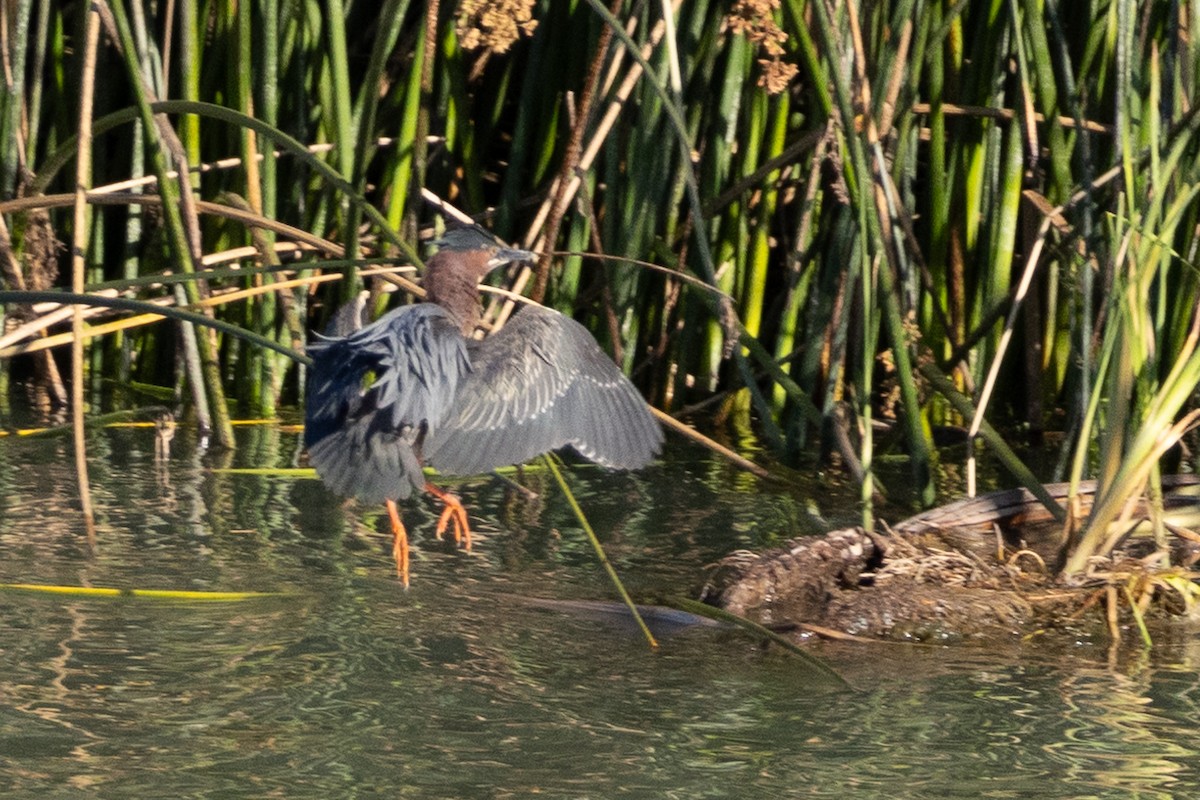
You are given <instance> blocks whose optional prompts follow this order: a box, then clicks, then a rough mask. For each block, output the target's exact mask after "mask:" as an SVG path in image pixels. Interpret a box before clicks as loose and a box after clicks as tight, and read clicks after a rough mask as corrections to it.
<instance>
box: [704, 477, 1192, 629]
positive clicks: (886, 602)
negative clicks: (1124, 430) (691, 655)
mask: <svg viewBox="0 0 1200 800" xmlns="http://www.w3.org/2000/svg"><path fill="white" fill-rule="evenodd" d="M1046 488H1047V490H1048V491H1049V492H1050V493H1051V494H1052V495H1053V496H1054V497H1056V498H1065V497H1066V494H1067V486H1066V484H1053V485H1049V486H1047V487H1046ZM1164 489H1165V497H1164V506H1165V507H1166V509H1167V513H1168V516H1169V517H1170V516H1172V515H1174V517H1175V518H1176V519H1185V520H1188V521H1190V520H1191V519H1192V518H1195V517H1196V515H1197V514H1198V513H1200V496H1198V493H1200V479H1197V478H1196V476H1191V475H1183V476H1172V477H1171V478H1170V479H1168V480H1165V481H1164ZM1093 492H1094V486H1093V485H1086V486H1084V487H1081V492H1080V495H1079V502H1080V511H1081V512H1082V513H1086V511H1087V509H1088V506H1089V505H1090V503H1091V499H1092V494H1093ZM1145 511H1146V510H1145V509H1144V508H1136V509H1132V513H1131V515H1130V517H1129V518H1128V519H1127V520H1126V521H1125V522H1124V523H1123V524H1124V525H1126V526H1127V527H1128V528H1129V532H1130V535H1129V536H1128V537H1127V539H1126V541H1125V543H1124V544H1123V545H1122V547H1121V548H1120V549H1119V550H1118V551H1117V552H1116V553H1114V555H1113V557H1112V558H1111V559H1106V560H1104V561H1099V562H1097V563H1096V564H1095V565H1094V568H1093V570H1092V572H1091V573H1090V574H1089V576H1088V577H1087V578H1085V579H1084V580H1082V581H1080V582H1078V585H1073V586H1065V585H1062V584H1061V582H1060V581H1058V580H1057V579H1056V578H1055V576H1054V575H1053V566H1054V564H1055V562H1056V560H1057V558H1058V551H1059V546H1060V543H1061V538H1062V525H1061V524H1060V523H1058V522H1056V521H1055V520H1054V519H1053V518H1052V517H1051V515H1050V514H1049V513H1048V512H1047V511H1046V510H1045V508H1044V507H1043V506H1042V505H1041V504H1040V503H1038V501H1037V500H1036V499H1035V498H1034V497H1033V496H1032V495H1031V494H1030V493H1029V492H1027V491H1025V490H1011V491H1005V492H996V493H993V494H990V495H984V496H982V497H977V498H973V499H969V500H962V501H959V502H956V503H951V504H949V505H946V506H942V507H939V508H937V509H933V510H931V511H928V512H925V513H923V514H920V515H917V516H915V517H912V518H910V519H907V520H905V521H903V522H901V523H899V524H897V525H895V526H893V527H892V528H891V529H890V530H888V531H887V532H885V533H880V532H875V533H867V532H866V531H864V530H862V529H861V528H846V529H842V530H838V531H833V532H831V533H829V534H826V535H825V536H821V537H807V538H801V539H795V540H793V541H791V542H790V543H789V544H788V546H786V547H784V548H780V549H776V550H771V551H767V552H763V553H750V552H745V551H742V552H737V553H734V554H732V555H730V556H729V557H727V558H725V559H724V560H723V561H722V562H721V563H720V564H719V565H718V566H717V567H716V569H715V570H714V571H713V573H712V574H711V575H710V576H709V580H708V583H707V585H706V586H705V588H704V592H703V599H704V600H705V601H706V602H709V603H712V604H713V605H717V606H720V607H722V608H724V609H726V610H727V611H730V612H732V613H735V614H739V615H741V616H745V617H748V618H750V619H752V620H755V621H757V622H760V623H761V624H764V625H767V626H769V627H773V628H776V629H785V630H786V629H789V628H797V629H802V628H803V627H805V626H819V627H821V628H828V629H831V630H834V631H840V632H842V633H847V634H853V635H858V636H870V637H877V638H890V639H909V640H919V641H946V640H958V639H970V638H976V637H992V636H997V635H1003V636H1022V635H1026V634H1028V633H1031V632H1033V631H1038V630H1042V629H1047V628H1064V629H1065V628H1072V629H1075V628H1080V629H1096V630H1097V631H1099V632H1101V633H1103V632H1105V631H1108V632H1110V633H1111V632H1112V630H1113V627H1112V626H1113V625H1115V624H1120V622H1121V620H1122V619H1123V617H1129V616H1131V615H1130V604H1129V600H1128V598H1130V597H1132V598H1134V601H1135V602H1139V604H1140V606H1141V607H1140V610H1141V611H1142V612H1144V613H1147V614H1151V615H1155V614H1157V615H1162V616H1170V615H1172V614H1182V613H1185V612H1186V611H1187V608H1186V605H1187V604H1186V603H1185V602H1184V600H1183V596H1182V593H1181V592H1180V590H1179V588H1178V584H1176V583H1174V581H1177V580H1182V581H1184V582H1189V581H1190V580H1191V579H1190V577H1186V576H1187V571H1188V570H1190V568H1191V566H1192V564H1193V563H1194V562H1195V561H1196V560H1197V557H1198V556H1200V544H1198V543H1197V541H1196V540H1193V539H1192V538H1190V537H1189V536H1188V534H1189V533H1190V529H1189V528H1188V527H1186V526H1181V525H1174V526H1172V531H1173V533H1172V536H1171V537H1170V541H1169V542H1168V544H1169V550H1170V554H1169V559H1170V564H1171V565H1174V566H1173V570H1172V572H1171V573H1170V575H1171V576H1172V578H1171V580H1163V579H1162V577H1161V576H1162V574H1163V573H1162V568H1163V567H1164V566H1166V565H1164V564H1163V563H1162V560H1161V559H1159V558H1157V557H1155V555H1154V554H1155V552H1156V547H1155V544H1154V541H1153V539H1152V538H1151V537H1149V536H1148V535H1146V534H1145V531H1144V529H1145V528H1147V527H1148V526H1147V525H1146V524H1145V522H1144V520H1145V516H1146V514H1145ZM1192 535H1194V534H1192ZM1197 539H1200V537H1197ZM1117 589H1120V591H1115V590H1117ZM1125 589H1130V592H1129V594H1126V593H1125V591H1124V590H1125ZM1185 591H1186V589H1185ZM1110 607H1111V613H1110ZM1114 613H1115V615H1116V616H1115V617H1114V616H1113V614H1114Z"/></svg>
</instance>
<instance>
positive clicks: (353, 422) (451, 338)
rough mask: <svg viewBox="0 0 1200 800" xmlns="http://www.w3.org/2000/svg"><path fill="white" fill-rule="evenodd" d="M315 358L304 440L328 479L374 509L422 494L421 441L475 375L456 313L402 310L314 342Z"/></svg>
mask: <svg viewBox="0 0 1200 800" xmlns="http://www.w3.org/2000/svg"><path fill="white" fill-rule="evenodd" d="M308 352H309V354H310V355H311V356H312V358H313V366H312V370H311V372H310V373H309V376H310V377H309V381H308V397H307V401H306V406H305V418H304V443H305V444H306V445H307V446H308V452H309V458H310V460H311V462H312V464H313V466H314V467H315V468H316V470H317V473H318V474H319V475H320V476H321V479H322V480H324V481H325V483H326V484H328V485H329V487H330V488H331V489H333V490H334V491H336V492H338V493H340V494H345V495H357V496H358V497H360V498H362V499H363V500H365V501H367V502H373V503H378V502H382V501H383V500H388V499H393V500H394V499H403V498H406V497H408V496H409V495H410V494H411V493H412V491H413V490H414V489H420V488H421V487H422V486H423V485H424V477H423V475H422V472H421V464H420V461H419V459H418V455H417V454H418V452H419V448H420V446H421V442H422V440H423V439H424V438H425V437H427V436H428V435H430V434H431V433H433V432H434V431H436V430H437V428H438V426H439V425H440V424H441V422H442V420H443V418H444V417H445V416H446V413H447V411H448V409H449V408H450V407H451V405H452V404H453V401H454V396H455V394H456V392H457V391H458V388H459V386H460V382H461V381H462V378H463V376H464V375H466V373H468V372H469V371H470V369H471V366H470V361H469V359H468V356H467V343H466V339H464V338H463V335H462V333H461V332H460V331H459V329H458V326H457V324H456V323H455V322H454V321H453V320H452V319H451V318H450V316H449V314H447V312H446V311H445V310H444V309H442V308H440V307H438V306H435V305H431V304H428V303H418V304H416V305H411V306H405V307H403V308H399V309H396V310H395V311H392V312H390V313H388V314H386V315H384V316H383V317H380V318H379V320H378V321H376V322H375V323H373V324H371V325H368V326H367V327H365V328H363V329H362V330H360V331H357V332H355V333H352V334H351V335H349V336H347V337H345V338H340V339H338V338H334V339H323V340H321V341H317V342H313V343H311V344H310V345H309V346H308Z"/></svg>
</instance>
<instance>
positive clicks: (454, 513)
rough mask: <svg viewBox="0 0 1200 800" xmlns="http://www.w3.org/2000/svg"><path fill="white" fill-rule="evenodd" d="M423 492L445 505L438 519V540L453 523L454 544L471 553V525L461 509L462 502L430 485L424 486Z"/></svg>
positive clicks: (465, 513) (464, 510) (465, 511)
mask: <svg viewBox="0 0 1200 800" xmlns="http://www.w3.org/2000/svg"><path fill="white" fill-rule="evenodd" d="M425 491H427V492H429V493H430V494H431V495H433V496H434V497H436V498H437V499H438V500H441V501H442V503H443V504H444V505H445V508H443V509H442V515H441V516H440V517H438V525H437V536H438V538H439V539H440V538H442V534H443V533H445V532H446V528H447V527H449V525H450V523H451V522H453V523H454V543H455V544H458V545H462V546H463V547H465V548H466V550H467V552H468V553H469V552H471V524H470V523H469V522H468V521H467V510H466V509H465V508H463V504H462V502H461V501H460V500H459V499H458V497H456V496H455V495H452V494H450V493H449V492H444V491H442V490H441V489H439V488H438V487H436V486H434V485H433V484H432V483H427V484H425Z"/></svg>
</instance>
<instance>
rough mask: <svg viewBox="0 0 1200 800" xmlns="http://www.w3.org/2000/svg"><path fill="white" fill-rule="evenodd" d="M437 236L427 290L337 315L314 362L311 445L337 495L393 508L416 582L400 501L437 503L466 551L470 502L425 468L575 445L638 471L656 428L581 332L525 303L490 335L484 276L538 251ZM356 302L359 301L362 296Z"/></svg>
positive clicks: (396, 548) (444, 523)
mask: <svg viewBox="0 0 1200 800" xmlns="http://www.w3.org/2000/svg"><path fill="white" fill-rule="evenodd" d="M434 244H436V245H439V250H438V251H437V252H436V253H435V254H434V255H433V256H432V257H431V258H430V259H429V262H428V265H427V270H426V274H425V279H424V287H425V293H426V299H425V302H423V303H416V304H413V305H408V306H404V307H401V308H398V309H395V310H393V311H390V312H388V313H387V314H385V315H383V316H382V317H380V318H379V319H378V320H377V321H376V322H374V323H373V324H370V325H367V326H366V327H361V326H362V306H361V303H359V304H358V305H353V306H351V308H350V310H349V311H348V312H347V313H346V314H341V313H339V315H338V316H339V318H340V319H339V320H338V321H337V322H336V323H335V326H336V327H337V328H340V330H335V332H337V333H341V334H345V335H342V336H335V337H321V339H320V341H317V342H314V343H312V344H310V345H309V347H308V352H309V354H310V355H311V356H312V358H313V366H312V371H311V372H310V377H309V386H308V401H307V406H306V409H305V421H304V443H305V445H306V446H307V447H308V452H309V458H310V460H311V462H312V465H313V466H314V467H315V468H316V470H317V473H318V474H319V475H320V476H321V479H322V480H323V481H324V482H325V483H326V484H327V485H328V486H329V487H330V488H331V489H333V490H334V491H335V492H337V493H339V494H343V495H355V496H357V497H358V498H359V499H360V500H363V501H364V502H368V503H379V502H383V503H386V504H387V509H388V515H389V517H390V520H391V526H392V553H393V556H394V557H395V559H396V572H397V574H398V575H399V576H400V577H401V579H402V580H403V581H404V584H405V585H406V586H407V585H408V535H407V533H406V532H405V529H404V523H403V522H402V521H401V519H400V513H399V511H398V510H397V507H396V501H398V500H405V499H407V498H408V497H410V496H411V495H412V494H413V492H414V491H421V490H425V491H427V492H429V493H430V494H433V495H434V496H435V497H437V498H438V499H439V500H441V501H442V503H443V506H444V508H443V511H442V513H441V516H440V518H439V519H438V526H437V535H438V537H439V538H440V537H441V536H442V534H444V533H445V531H446V529H447V527H448V526H449V525H450V524H451V523H452V524H453V526H454V539H455V542H456V543H458V544H460V545H463V546H465V547H466V549H468V550H470V548H471V527H470V524H469V522H468V520H467V513H466V510H465V509H464V508H463V506H462V503H461V502H459V499H458V498H457V497H455V496H454V495H452V494H450V493H448V492H445V491H442V490H441V489H439V488H437V487H436V486H434V485H433V484H431V483H428V482H427V481H426V480H425V477H424V473H423V471H422V464H423V463H427V464H429V465H430V466H432V467H434V468H435V469H436V470H437V471H438V472H440V473H442V474H446V475H477V474H480V473H484V472H488V471H490V470H493V469H496V468H497V467H502V466H508V465H512V464H520V463H523V462H525V461H528V460H529V459H531V458H533V457H535V456H538V455H541V454H543V453H547V452H549V451H551V450H557V449H559V448H562V447H568V446H569V447H571V448H573V449H574V450H575V451H577V452H578V453H579V454H580V455H582V456H583V457H585V458H587V459H589V460H591V461H594V462H596V463H598V464H601V465H603V466H606V467H613V468H617V469H636V468H638V467H642V466H645V465H646V464H647V463H648V462H649V461H650V460H651V459H652V458H654V456H655V455H657V453H658V451H659V449H660V447H661V445H662V440H663V434H662V429H661V428H660V427H659V424H658V422H657V421H656V420H655V419H654V417H653V416H652V415H651V414H650V411H649V409H648V408H647V406H646V403H645V401H644V400H643V399H642V397H641V396H640V395H639V394H638V392H637V390H636V389H634V387H633V384H631V383H630V382H629V379H628V378H626V377H625V376H624V375H623V374H622V373H621V371H620V370H619V369H618V368H617V366H616V364H614V363H613V361H612V360H611V359H610V358H608V356H606V355H605V354H604V352H603V351H602V350H601V349H600V346H599V345H598V344H596V341H595V339H593V338H592V336H591V334H590V333H588V331H587V329H586V328H584V327H583V326H582V325H580V324H579V323H578V322H576V321H575V320H573V319H570V318H569V317H566V316H563V315H562V314H560V313H558V312H557V311H552V310H550V309H547V308H542V307H540V306H529V307H527V308H525V309H523V310H522V311H520V312H519V313H518V314H516V315H515V316H514V317H513V318H512V320H511V321H510V322H509V323H508V324H507V325H506V326H505V327H504V328H503V329H501V330H500V331H499V332H497V333H496V334H495V335H493V336H489V337H488V338H486V339H484V340H483V341H476V340H474V339H472V338H471V335H472V333H474V330H475V327H476V325H478V323H479V321H480V309H481V306H480V300H479V289H478V284H479V280H480V279H481V278H482V277H483V276H484V275H485V274H487V273H488V272H490V271H491V270H493V269H495V268H497V267H500V266H503V265H505V264H508V263H510V262H513V261H528V260H531V259H533V258H534V257H535V256H534V254H533V253H531V252H529V251H527V250H513V249H509V248H506V247H504V246H502V245H500V244H499V243H497V242H496V241H495V240H494V239H493V238H492V237H491V236H490V235H489V234H488V233H487V232H485V231H484V230H483V229H481V228H478V227H474V226H472V227H464V228H458V229H455V230H451V231H449V232H447V233H446V234H445V236H444V237H443V238H442V239H440V240H439V241H437V242H435V243H434ZM359 299H360V301H361V299H362V298H361V297H360V298H359Z"/></svg>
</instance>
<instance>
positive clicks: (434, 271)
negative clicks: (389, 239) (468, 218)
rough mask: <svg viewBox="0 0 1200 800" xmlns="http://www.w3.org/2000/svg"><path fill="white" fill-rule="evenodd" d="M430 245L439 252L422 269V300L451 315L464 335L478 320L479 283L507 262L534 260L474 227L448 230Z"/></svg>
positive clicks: (525, 253)
mask: <svg viewBox="0 0 1200 800" xmlns="http://www.w3.org/2000/svg"><path fill="white" fill-rule="evenodd" d="M433 244H435V245H437V247H438V251H437V252H436V253H434V254H433V256H432V257H431V258H430V259H429V261H428V262H426V265H425V267H426V269H425V279H424V281H423V284H424V286H425V299H426V301H428V302H430V303H437V304H438V305H440V306H442V307H443V308H445V309H446V310H447V311H449V312H450V313H451V314H453V315H454V316H455V317H456V318H457V319H458V320H459V321H460V323H461V325H462V329H463V331H464V333H469V332H470V331H471V330H472V329H473V328H474V326H475V323H476V322H478V319H479V291H478V288H477V287H478V285H479V281H480V279H482V278H483V276H484V275H486V274H487V273H489V272H491V271H492V270H493V269H496V268H497V267H501V266H503V265H505V264H508V263H509V262H512V261H532V260H533V259H535V258H537V254H535V253H532V252H530V251H528V250H516V249H514V248H511V247H505V246H504V245H503V244H501V243H500V242H499V241H497V240H496V239H495V237H493V236H492V235H491V234H490V233H488V232H487V231H485V230H484V229H483V228H480V227H479V226H477V225H471V226H464V227H461V228H453V229H451V230H448V231H446V233H445V235H443V236H442V238H440V239H438V240H436V241H435V242H433Z"/></svg>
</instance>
